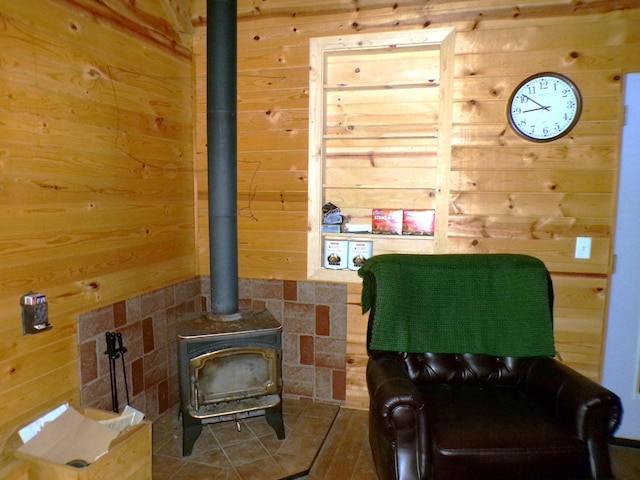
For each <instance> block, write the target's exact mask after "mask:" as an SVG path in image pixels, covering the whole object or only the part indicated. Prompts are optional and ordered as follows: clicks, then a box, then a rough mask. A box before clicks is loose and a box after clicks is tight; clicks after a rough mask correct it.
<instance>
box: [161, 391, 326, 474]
mask: <svg viewBox="0 0 640 480" xmlns="http://www.w3.org/2000/svg"><path fill="white" fill-rule="evenodd" d="M338 410H339V407H338V405H334V404H325V403H316V402H313V401H311V400H308V399H301V400H295V399H289V398H285V399H284V402H283V416H284V424H285V433H286V438H285V439H284V440H278V439H277V438H276V435H275V432H274V431H273V429H272V428H271V427H270V426H269V425H268V424H267V422H266V420H265V418H264V417H262V416H260V417H253V418H248V419H244V420H240V426H241V428H240V431H238V430H237V428H236V424H235V422H221V423H215V424H207V425H204V428H203V429H202V434H201V435H200V438H198V440H197V441H196V443H195V445H194V449H193V454H192V455H191V456H189V457H182V455H181V453H182V426H181V422H180V420H179V417H178V409H177V408H173V409H171V410H170V411H169V412H167V413H165V414H164V415H162V416H161V417H160V418H158V419H157V420H155V421H154V422H153V480H186V479H194V478H197V479H199V480H200V479H201V480H205V479H206V480H208V479H215V480H254V479H255V480H281V479H294V478H302V477H303V476H304V475H305V474H306V473H307V472H308V470H309V468H310V467H311V465H312V463H313V461H314V459H315V458H316V455H317V454H318V451H319V450H320V447H321V446H322V443H323V442H324V439H325V437H326V435H327V432H328V431H329V429H330V428H331V425H332V424H333V421H334V419H335V417H336V414H337V413H338Z"/></svg>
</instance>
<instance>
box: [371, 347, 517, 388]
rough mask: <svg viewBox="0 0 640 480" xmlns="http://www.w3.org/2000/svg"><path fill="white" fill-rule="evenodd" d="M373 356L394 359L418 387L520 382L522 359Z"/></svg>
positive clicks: (462, 355)
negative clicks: (400, 363) (402, 365)
mask: <svg viewBox="0 0 640 480" xmlns="http://www.w3.org/2000/svg"><path fill="white" fill-rule="evenodd" d="M370 354H371V355H372V356H373V357H378V356H381V355H384V356H386V357H389V356H394V357H396V358H397V360H398V361H399V362H402V363H404V365H405V366H406V369H407V371H408V372H409V377H410V378H411V381H412V382H413V383H414V384H415V385H417V386H418V387H419V386H421V385H428V384H436V383H450V384H468V385H477V384H491V385H514V384H516V383H518V382H519V380H520V379H521V375H522V372H521V368H520V366H521V365H522V363H523V362H522V360H523V359H521V358H515V357H499V356H493V355H480V354H471V353H465V354H451V353H390V352H384V353H383V352H373V351H372V352H370Z"/></svg>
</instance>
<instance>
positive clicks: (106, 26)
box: [0, 0, 196, 450]
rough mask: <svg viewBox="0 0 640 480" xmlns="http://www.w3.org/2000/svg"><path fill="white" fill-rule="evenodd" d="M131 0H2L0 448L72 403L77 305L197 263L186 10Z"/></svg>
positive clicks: (121, 293)
mask: <svg viewBox="0 0 640 480" xmlns="http://www.w3.org/2000/svg"><path fill="white" fill-rule="evenodd" d="M133 3H134V2H129V1H126V0H106V1H105V0H103V1H101V2H95V1H93V0H38V1H18V2H16V1H13V0H1V1H0V4H1V8H0V224H1V225H2V231H1V233H0V339H1V340H0V450H1V446H2V444H3V443H4V441H5V440H6V437H7V435H8V434H9V433H11V431H12V430H13V429H15V428H16V427H17V426H18V425H22V424H24V423H26V422H27V421H28V420H30V419H33V418H34V417H36V416H39V415H41V414H42V413H44V412H46V411H48V410H50V409H52V408H53V407H55V406H57V405H59V404H60V403H62V402H66V401H70V402H73V403H74V404H77V403H78V402H79V379H78V345H77V338H76V330H77V322H76V320H77V316H78V314H79V313H81V312H85V311H88V310H92V309H95V308H97V307H100V306H102V305H109V304H112V303H114V302H116V301H120V300H122V299H125V298H128V297H133V296H136V295H140V294H142V293H145V292H149V291H151V290H154V289H156V288H158V287H161V286H165V285H170V284H173V283H176V282H178V281H180V280H184V279H186V278H191V277H193V276H194V274H195V264H196V258H195V236H194V231H195V225H194V218H193V217H194V214H193V212H194V187H193V173H192V170H193V152H192V112H193V108H192V97H191V47H190V45H189V44H183V43H182V36H184V37H185V38H190V36H189V35H190V34H189V29H190V28H191V21H190V14H189V13H187V15H186V17H185V15H184V12H183V11H182V10H180V9H179V8H177V7H175V8H174V7H173V6H172V5H173V4H175V3H176V2H169V1H165V0H147V1H138V2H135V3H136V4H137V5H136V6H133ZM177 3H179V2H177ZM185 19H186V22H185ZM30 290H35V291H39V292H40V293H43V294H46V295H47V298H48V301H49V316H50V321H51V323H52V325H53V329H52V330H50V331H47V332H44V333H39V334H37V335H28V336H25V335H23V334H22V327H21V312H20V306H19V302H20V297H21V296H22V295H23V294H25V293H27V292H29V291H30Z"/></svg>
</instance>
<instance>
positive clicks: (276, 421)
mask: <svg viewBox="0 0 640 480" xmlns="http://www.w3.org/2000/svg"><path fill="white" fill-rule="evenodd" d="M265 417H266V419H267V423H268V424H269V425H271V427H272V428H273V429H274V430H275V432H276V436H277V437H278V440H284V422H283V421H282V401H280V403H279V404H278V405H276V406H275V407H271V408H267V409H266V410H265Z"/></svg>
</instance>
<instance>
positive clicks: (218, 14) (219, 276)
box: [207, 0, 238, 315]
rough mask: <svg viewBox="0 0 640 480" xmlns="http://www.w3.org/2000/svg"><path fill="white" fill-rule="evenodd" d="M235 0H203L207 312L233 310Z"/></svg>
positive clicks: (235, 306) (235, 308)
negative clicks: (209, 293) (207, 203)
mask: <svg viewBox="0 0 640 480" xmlns="http://www.w3.org/2000/svg"><path fill="white" fill-rule="evenodd" d="M237 18H238V17H237V0H207V165H208V181H209V255H210V267H211V311H212V314H214V315H232V314H236V313H237V312H238V218H237V203H238V201H237V183H238V182H237V169H238V167H237V138H236V133H237V106H236V96H237V86H236V84H237Z"/></svg>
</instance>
